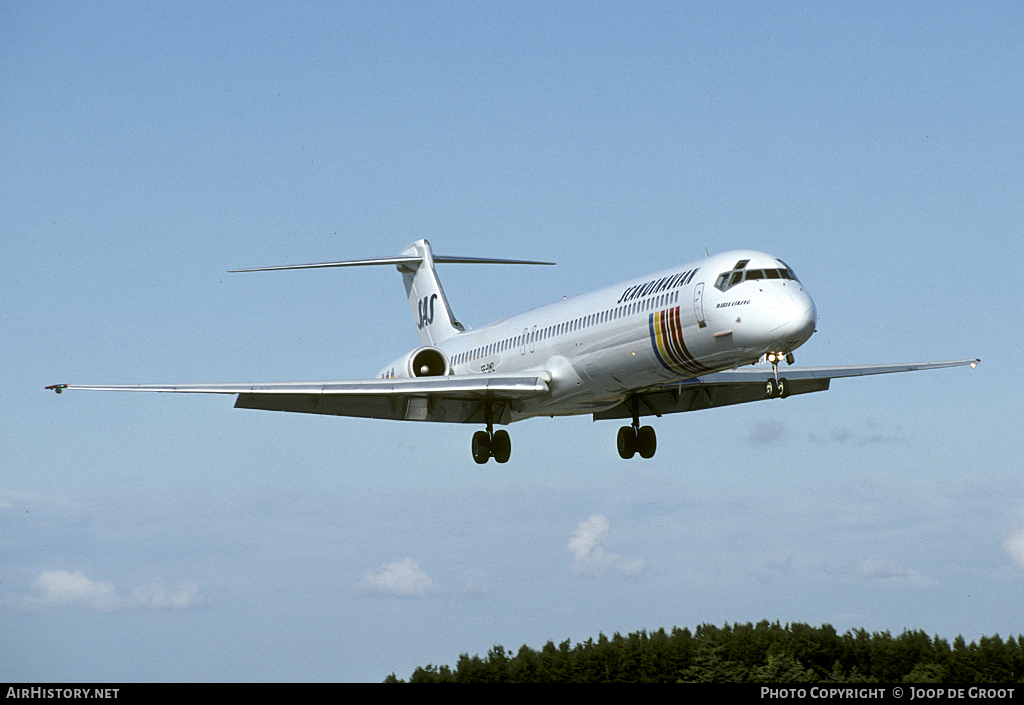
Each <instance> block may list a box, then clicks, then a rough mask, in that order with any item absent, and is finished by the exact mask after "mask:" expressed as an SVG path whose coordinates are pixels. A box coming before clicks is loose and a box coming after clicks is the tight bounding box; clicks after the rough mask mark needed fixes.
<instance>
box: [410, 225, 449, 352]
mask: <svg viewBox="0 0 1024 705" xmlns="http://www.w3.org/2000/svg"><path fill="white" fill-rule="evenodd" d="M402 256H403V257H408V258H409V261H408V262H406V263H403V264H400V265H398V271H399V272H401V273H402V281H403V282H404V283H405V293H406V294H407V295H408V297H409V308H410V309H412V315H413V320H415V321H416V327H417V328H418V329H419V334H420V345H436V344H437V343H440V342H441V341H442V340H447V339H448V338H451V337H452V336H455V335H458V334H459V333H461V332H462V331H464V330H465V327H464V326H463V325H462V324H461V323H459V322H458V321H457V320H455V316H453V315H452V308H451V306H449V305H448V298H447V297H446V296H445V295H444V289H443V288H441V282H440V281H439V280H438V278H437V272H436V271H434V253H433V252H432V251H431V249H430V243H429V242H428V241H426V240H417V241H416V242H414V243H412V244H411V245H409V246H408V247H407V248H405V250H403V251H402Z"/></svg>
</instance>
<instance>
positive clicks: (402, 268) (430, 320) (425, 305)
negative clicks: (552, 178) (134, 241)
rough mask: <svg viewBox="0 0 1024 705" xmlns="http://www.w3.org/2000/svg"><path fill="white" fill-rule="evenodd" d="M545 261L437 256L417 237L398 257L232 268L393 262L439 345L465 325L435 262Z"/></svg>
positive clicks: (428, 340) (425, 339) (427, 338)
mask: <svg viewBox="0 0 1024 705" xmlns="http://www.w3.org/2000/svg"><path fill="white" fill-rule="evenodd" d="M437 262H440V263H443V264H544V265H551V264H554V262H537V261H534V260H525V259H494V258H490V257H455V256H447V255H446V256H441V255H437V256H435V255H434V254H433V252H432V251H431V249H430V243H429V242H428V241H427V240H417V241H416V242H414V243H412V244H411V245H409V246H408V247H407V248H405V250H403V251H402V253H401V254H400V255H398V256H397V257H378V258H373V259H354V260H344V261H341V262H320V263H316V264H288V265H283V266H280V267H256V268H253V269H231V270H229V271H230V272H272V271H277V270H282V269H321V268H324V267H363V266H370V265H381V264H393V265H395V266H396V267H397V268H398V271H399V272H401V273H402V280H403V281H404V282H405V292H406V294H407V295H408V297H409V307H410V308H411V309H412V315H413V320H414V321H416V327H417V329H418V330H419V336H420V344H421V345H436V344H437V343H439V342H441V341H442V340H447V339H448V338H451V337H453V336H456V335H458V334H459V333H461V332H462V331H463V330H465V328H464V327H463V325H462V324H461V323H459V322H458V320H456V318H455V316H454V315H453V314H452V310H451V306H449V305H448V299H447V298H446V297H445V295H444V289H443V288H441V282H440V280H438V278H437V272H435V271H434V264H435V263H437Z"/></svg>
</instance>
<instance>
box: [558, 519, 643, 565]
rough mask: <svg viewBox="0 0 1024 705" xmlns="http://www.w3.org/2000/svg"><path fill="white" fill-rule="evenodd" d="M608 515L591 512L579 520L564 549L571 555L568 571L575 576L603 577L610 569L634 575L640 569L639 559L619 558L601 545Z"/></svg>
mask: <svg viewBox="0 0 1024 705" xmlns="http://www.w3.org/2000/svg"><path fill="white" fill-rule="evenodd" d="M608 526H609V524H608V518H607V517H606V516H604V515H603V514H591V515H590V517H589V518H588V519H587V520H586V521H581V522H580V523H579V526H577V527H576V530H575V531H574V532H572V538H571V539H570V540H569V545H568V546H566V548H568V549H569V551H570V552H571V553H572V554H573V558H572V571H573V572H574V573H576V574H577V575H589V576H590V577H593V578H603V577H604V576H606V575H608V574H609V573H611V572H612V571H615V572H617V573H621V574H623V575H635V574H636V573H639V572H640V571H642V570H643V568H644V562H643V560H642V559H640V558H628V559H627V558H622V557H620V556H617V555H615V554H614V553H609V552H608V551H606V550H604V546H602V544H603V543H604V541H605V538H607V536H608Z"/></svg>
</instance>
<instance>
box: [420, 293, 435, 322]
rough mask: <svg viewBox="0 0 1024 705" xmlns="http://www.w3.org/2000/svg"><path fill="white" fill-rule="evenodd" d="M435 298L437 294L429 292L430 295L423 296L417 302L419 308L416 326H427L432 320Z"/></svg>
mask: <svg viewBox="0 0 1024 705" xmlns="http://www.w3.org/2000/svg"><path fill="white" fill-rule="evenodd" d="M436 300H437V294H431V295H430V296H424V297H423V300H422V301H420V302H419V305H420V306H419V308H420V322H419V323H418V324H417V327H418V328H420V329H422V328H423V326H429V325H430V324H431V323H433V322H434V301H436Z"/></svg>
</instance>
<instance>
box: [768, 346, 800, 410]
mask: <svg viewBox="0 0 1024 705" xmlns="http://www.w3.org/2000/svg"><path fill="white" fill-rule="evenodd" d="M783 358H785V359H786V364H787V365H792V364H793V353H787V354H785V355H783V353H768V362H770V363H772V375H774V377H775V379H769V380H768V382H767V383H765V387H764V395H765V398H766V399H785V398H786V397H788V396H789V385H788V383H787V382H786V378H785V377H781V378H780V377H779V362H780V361H781V360H782V359H783Z"/></svg>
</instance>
